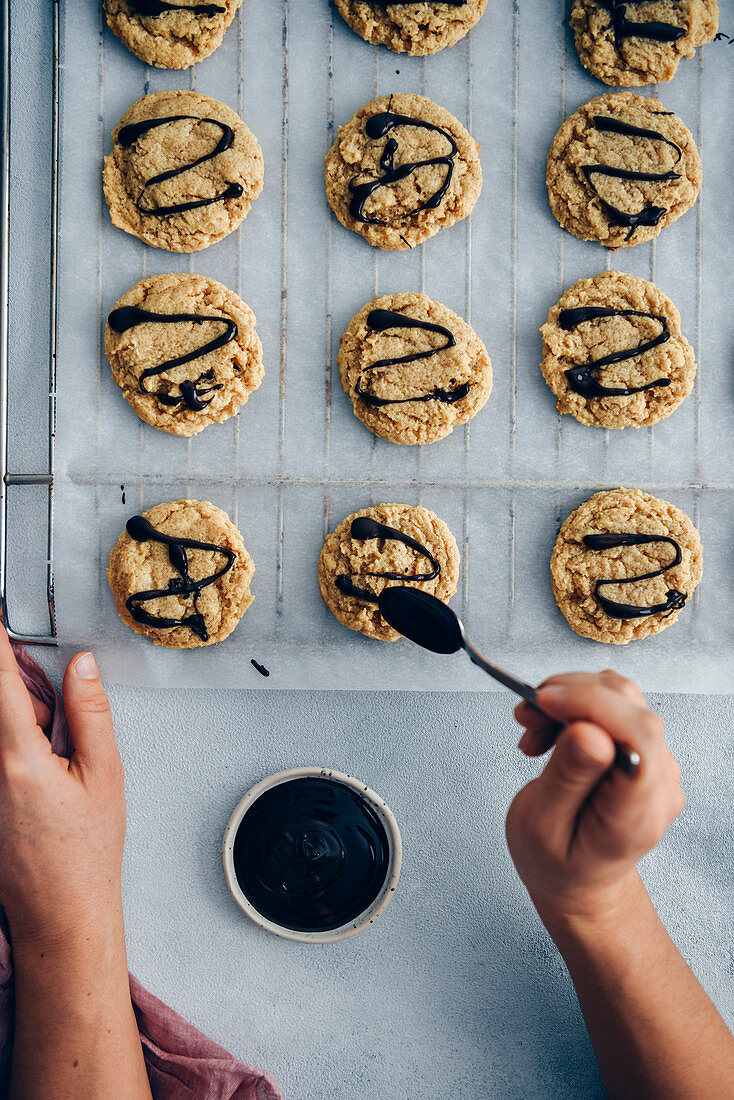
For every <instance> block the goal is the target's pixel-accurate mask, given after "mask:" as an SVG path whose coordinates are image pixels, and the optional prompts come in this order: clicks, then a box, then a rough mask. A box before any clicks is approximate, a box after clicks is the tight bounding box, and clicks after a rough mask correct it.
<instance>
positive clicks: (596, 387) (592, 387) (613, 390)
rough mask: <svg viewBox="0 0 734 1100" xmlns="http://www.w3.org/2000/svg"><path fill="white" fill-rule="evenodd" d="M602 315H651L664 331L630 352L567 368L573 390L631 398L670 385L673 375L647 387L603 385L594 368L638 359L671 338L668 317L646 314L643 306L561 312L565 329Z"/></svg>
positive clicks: (596, 395)
mask: <svg viewBox="0 0 734 1100" xmlns="http://www.w3.org/2000/svg"><path fill="white" fill-rule="evenodd" d="M602 317H651V318H652V319H653V320H654V321H659V322H660V324H661V325H662V326H663V330H662V332H661V333H660V334H659V336H656V337H655V338H654V339H653V340H648V341H647V342H646V343H644V344H638V346H637V347H636V348H628V349H627V350H626V351H615V352H613V353H612V354H611V355H605V356H604V358H603V359H596V360H594V362H593V363H583V364H580V365H579V364H577V365H575V366H573V367H571V368H570V370H567V371H565V375H566V378H567V379H568V384H569V386H570V387H571V389H572V390H573V391H574V392H575V393H578V394H580V395H581V396H582V397H629V396H630V395H631V394H633V393H642V392H643V391H644V390H650V389H652V388H653V387H655V386H669V385H670V379H669V378H656V379H655V381H654V382H648V383H647V384H646V385H644V386H619V387H611V386H603V385H602V384H601V383H600V382H597V381H596V379H595V378H592V377H591V374H592V371H595V370H600V369H601V368H602V367H608V366H611V364H612V363H623V362H625V360H627V359H635V358H636V357H637V356H638V355H644V354H645V352H646V351H650V350H651V349H652V348H656V347H658V345H659V344H664V343H665V342H666V341H667V340H669V339H670V332H669V330H668V322H667V321H666V319H665V317H659V316H658V315H657V314H656V313H644V312H643V311H642V310H639V309H608V308H606V307H605V306H581V307H579V308H578V309H562V310H561V312H560V314H559V315H558V323H559V325H560V326H561V328H562V329H565V330H566V331H569V330H570V329H573V328H576V326H577V325H581V324H583V323H584V321H596V320H599V319H600V318H602Z"/></svg>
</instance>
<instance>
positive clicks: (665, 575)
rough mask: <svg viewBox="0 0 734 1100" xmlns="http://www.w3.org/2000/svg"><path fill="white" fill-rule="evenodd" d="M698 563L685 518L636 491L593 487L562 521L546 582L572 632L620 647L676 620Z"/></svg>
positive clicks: (693, 533)
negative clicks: (585, 498) (548, 579)
mask: <svg viewBox="0 0 734 1100" xmlns="http://www.w3.org/2000/svg"><path fill="white" fill-rule="evenodd" d="M702 568H703V551H702V549H701V540H700V538H699V535H698V531H697V530H696V528H695V527H694V526H693V524H692V523H691V521H690V520H689V518H688V516H686V515H685V514H684V513H683V512H681V511H680V510H679V509H678V508H675V507H674V506H673V505H672V504H668V503H667V501H665V500H658V498H657V497H653V496H650V495H649V494H648V493H642V492H640V490H639V489H613V490H610V491H607V492H602V493H596V494H595V495H594V496H593V497H591V499H590V500H587V501H586V502H585V503H584V504H582V505H581V506H580V507H579V508H577V509H576V511H575V512H572V513H571V515H570V516H569V517H568V519H567V520H566V522H565V523H564V524H563V526H562V527H561V530H560V534H559V535H558V540H557V542H556V545H555V547H554V549H553V554H552V556H551V581H552V584H553V595H554V596H555V598H556V603H557V604H558V606H559V608H560V609H561V611H562V612H563V614H564V615H565V616H566V619H567V620H568V623H569V626H571V628H572V629H573V630H575V631H576V633H577V634H580V635H581V636H582V637H583V638H593V639H594V641H597V642H613V643H614V644H615V645H626V644H627V642H632V641H634V640H636V639H637V638H647V637H648V635H649V634H658V633H659V632H660V631H661V630H665V629H666V627H668V626H670V625H671V624H672V623H674V622H675V620H676V619H677V618H678V616H679V614H680V612H681V610H682V608H683V606H684V604H685V602H686V600H688V599H689V598H690V597H691V596H692V594H693V591H694V589H695V587H696V585H697V584H698V582H699V581H700V580H701V572H702Z"/></svg>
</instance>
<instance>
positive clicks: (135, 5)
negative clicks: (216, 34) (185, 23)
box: [127, 0, 448, 16]
mask: <svg viewBox="0 0 734 1100" xmlns="http://www.w3.org/2000/svg"><path fill="white" fill-rule="evenodd" d="M444 2H446V3H448V0H444ZM127 3H128V7H130V8H132V10H133V11H134V12H135V13H136V14H137V15H148V16H156V15H165V14H166V12H169V11H190V12H192V13H193V14H194V15H224V14H225V13H226V11H227V9H226V8H222V7H220V6H219V4H168V3H166V0H127Z"/></svg>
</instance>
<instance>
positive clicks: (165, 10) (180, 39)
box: [104, 0, 242, 69]
mask: <svg viewBox="0 0 734 1100" xmlns="http://www.w3.org/2000/svg"><path fill="white" fill-rule="evenodd" d="M241 3H242V0H216V3H214V4H206V3H202V2H201V0H188V3H187V2H186V0H184V3H181V4H177V3H175V2H171V3H167V2H166V0H104V10H105V15H106V16H107V26H108V27H109V28H110V30H111V31H112V32H113V33H114V34H116V35H117V37H118V38H119V39H120V41H121V42H123V43H124V45H125V46H127V48H128V49H129V50H131V51H132V52H133V53H134V54H135V56H136V57H139V58H140V60H141V61H144V62H145V64H146V65H156V66H157V67H158V68H159V69H188V67H189V65H193V64H194V63H195V62H196V61H201V60H202V59H203V58H205V57H208V56H209V54H211V53H214V51H215V50H216V48H217V46H219V45H221V42H222V39H223V38H224V32H225V31H226V29H227V27H228V26H229V25H230V23H231V22H232V20H233V19H234V17H235V15H236V14H237V9H238V8H239V6H240V4H241Z"/></svg>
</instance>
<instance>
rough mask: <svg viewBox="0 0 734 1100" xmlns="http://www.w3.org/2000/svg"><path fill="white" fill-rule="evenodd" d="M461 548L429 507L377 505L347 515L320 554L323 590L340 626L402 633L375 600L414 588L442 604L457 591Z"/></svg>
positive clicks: (370, 633)
mask: <svg viewBox="0 0 734 1100" xmlns="http://www.w3.org/2000/svg"><path fill="white" fill-rule="evenodd" d="M459 560H460V558H459V548H458V546H457V545H456V539H455V538H454V536H453V535H452V534H451V532H450V531H449V529H448V527H447V526H446V524H445V523H444V522H443V520H441V519H439V518H438V516H435V515H434V514H433V512H429V511H428V509H427V508H412V507H411V506H410V505H409V504H378V505H377V506H376V507H375V508H363V509H362V511H360V512H355V513H354V514H353V515H351V516H347V518H346V519H345V520H344V522H343V523H340V524H339V526H338V527H337V529H336V530H335V531H334V532H332V534H330V535H329V536H328V537H327V539H326V542H325V543H324V545H323V548H322V550H321V553H320V555H319V564H318V576H319V591H320V592H321V595H322V596H323V598H324V600H325V602H326V605H327V607H328V608H329V610H330V611H332V612H333V614H334V615H335V616H336V618H337V619H338V620H339V622H340V623H343V624H344V625H345V626H348V627H349V629H350V630H359V631H360V632H361V633H362V634H366V635H367V637H368V638H382V639H383V640H385V641H394V640H395V639H396V638H399V637H400V636H401V635H400V634H398V632H397V631H396V630H393V628H392V627H391V626H388V624H387V623H386V622H385V620H384V619H383V617H382V615H381V614H380V612H379V610H378V608H377V597H378V596H379V594H380V592H382V590H383V588H386V587H388V586H389V585H390V584H391V583H392V584H415V585H417V586H418V587H419V588H421V589H422V590H423V591H425V592H430V593H431V595H433V596H437V597H438V599H439V600H443V601H444V602H445V601H447V600H450V599H451V597H452V596H453V594H454V592H455V591H456V585H457V582H458V578H459Z"/></svg>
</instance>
